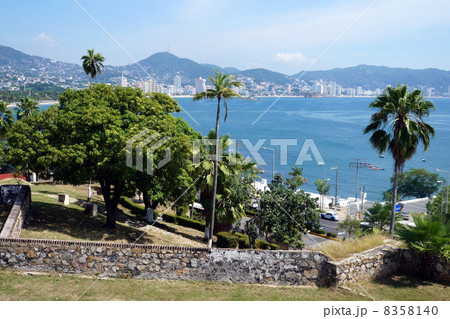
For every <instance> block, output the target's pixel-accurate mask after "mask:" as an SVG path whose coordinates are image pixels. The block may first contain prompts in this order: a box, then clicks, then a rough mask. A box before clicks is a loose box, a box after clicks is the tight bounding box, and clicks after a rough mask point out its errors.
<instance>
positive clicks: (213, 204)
mask: <svg viewBox="0 0 450 319" xmlns="http://www.w3.org/2000/svg"><path fill="white" fill-rule="evenodd" d="M219 119H220V98H217V117H216V140H215V150H214V180H213V191H212V198H211V218H210V227H209V238H208V248H211V247H212V240H213V234H214V217H215V210H216V193H217V175H218V172H219V165H218V162H219Z"/></svg>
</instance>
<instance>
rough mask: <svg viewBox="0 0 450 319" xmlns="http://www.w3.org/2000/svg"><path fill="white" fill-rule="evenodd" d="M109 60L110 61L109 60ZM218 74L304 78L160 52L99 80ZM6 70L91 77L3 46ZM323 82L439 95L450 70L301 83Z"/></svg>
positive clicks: (187, 79)
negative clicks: (404, 88) (401, 87)
mask: <svg viewBox="0 0 450 319" xmlns="http://www.w3.org/2000/svg"><path fill="white" fill-rule="evenodd" d="M106 58H107V57H106ZM213 69H216V70H217V71H218V72H225V73H228V74H235V75H242V76H246V77H250V78H253V80H254V82H256V83H261V82H272V83H275V84H278V85H284V84H289V83H293V82H294V81H295V79H297V78H298V77H299V76H301V75H302V74H303V72H299V73H297V74H293V75H286V74H282V73H279V72H274V71H270V70H267V69H263V68H259V69H249V70H239V69H236V68H233V67H220V66H218V65H211V64H200V63H197V62H195V61H192V60H190V59H186V58H179V57H177V56H176V55H174V54H171V53H168V52H159V53H155V54H153V55H151V56H149V57H148V58H146V59H143V60H141V61H139V62H138V63H133V64H129V65H125V66H110V65H106V66H105V68H104V70H103V72H102V75H101V77H99V78H98V79H97V80H98V81H105V82H108V81H110V82H114V77H118V76H121V74H124V75H125V76H126V77H127V78H128V79H129V80H131V79H135V80H141V79H148V78H150V77H151V78H154V79H155V80H156V81H158V82H159V83H167V84H168V83H172V82H173V78H174V76H175V75H177V74H178V75H180V76H181V78H182V83H183V85H185V84H191V85H192V84H194V82H195V79H197V78H198V77H203V78H207V77H208V76H211V75H212V74H213ZM2 71H3V72H5V71H6V72H9V73H10V74H14V75H24V76H31V77H43V76H50V77H51V76H55V77H59V78H61V77H73V78H74V79H86V75H85V74H84V72H83V70H82V68H81V65H79V64H75V63H66V62H60V61H54V60H51V59H47V58H43V57H38V56H31V55H28V54H25V53H23V52H20V51H18V50H15V49H13V48H10V47H7V46H2V45H0V81H1V80H2V78H1V76H2ZM319 79H323V80H326V81H335V82H336V83H338V84H339V85H341V86H342V87H343V88H347V87H353V88H355V87H357V86H362V87H363V88H364V89H370V90H374V89H376V88H381V89H382V88H384V87H386V86H387V85H396V84H397V83H402V84H408V86H410V87H415V88H422V89H423V88H428V87H433V88H434V89H435V90H436V92H438V93H439V92H440V93H442V94H444V93H447V91H448V88H449V85H450V71H445V70H440V69H434V68H432V69H421V70H417V69H409V68H390V67H386V66H372V65H358V66H354V67H348V68H335V69H331V70H326V71H309V72H306V73H305V74H304V75H303V76H302V77H301V80H304V81H306V82H309V81H313V80H319Z"/></svg>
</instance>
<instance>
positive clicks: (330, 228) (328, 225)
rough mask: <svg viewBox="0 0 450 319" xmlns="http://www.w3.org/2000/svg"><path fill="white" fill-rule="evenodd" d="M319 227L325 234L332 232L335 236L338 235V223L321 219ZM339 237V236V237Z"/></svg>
mask: <svg viewBox="0 0 450 319" xmlns="http://www.w3.org/2000/svg"><path fill="white" fill-rule="evenodd" d="M320 223H321V225H322V226H323V228H324V229H325V232H332V233H335V234H338V229H337V228H338V223H339V222H335V221H332V220H329V219H321V220H320ZM338 235H339V234H338ZM339 237H341V236H339Z"/></svg>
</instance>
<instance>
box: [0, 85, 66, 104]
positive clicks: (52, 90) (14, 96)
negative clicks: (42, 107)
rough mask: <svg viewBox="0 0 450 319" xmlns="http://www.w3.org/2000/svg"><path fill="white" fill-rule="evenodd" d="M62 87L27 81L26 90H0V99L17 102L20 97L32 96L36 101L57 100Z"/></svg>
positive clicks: (62, 90)
mask: <svg viewBox="0 0 450 319" xmlns="http://www.w3.org/2000/svg"><path fill="white" fill-rule="evenodd" d="M62 92H64V88H62V87H59V86H56V85H54V84H48V83H27V85H26V91H23V90H20V91H5V90H0V100H3V101H5V102H7V103H15V102H18V101H19V100H20V99H22V98H27V97H28V98H32V99H35V100H37V101H41V100H57V99H58V98H59V96H60V95H61V93H62Z"/></svg>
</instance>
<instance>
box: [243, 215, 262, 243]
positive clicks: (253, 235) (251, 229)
mask: <svg viewBox="0 0 450 319" xmlns="http://www.w3.org/2000/svg"><path fill="white" fill-rule="evenodd" d="M245 232H246V233H247V235H248V238H249V241H250V247H252V248H254V247H255V240H256V239H257V238H258V236H259V230H258V226H257V225H256V223H255V222H254V221H253V220H251V219H250V220H248V221H247V222H246V223H245Z"/></svg>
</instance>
